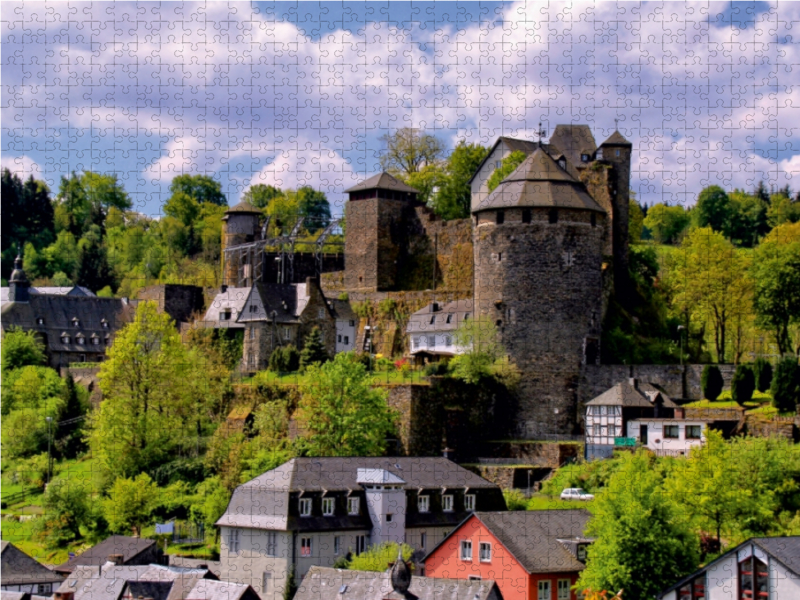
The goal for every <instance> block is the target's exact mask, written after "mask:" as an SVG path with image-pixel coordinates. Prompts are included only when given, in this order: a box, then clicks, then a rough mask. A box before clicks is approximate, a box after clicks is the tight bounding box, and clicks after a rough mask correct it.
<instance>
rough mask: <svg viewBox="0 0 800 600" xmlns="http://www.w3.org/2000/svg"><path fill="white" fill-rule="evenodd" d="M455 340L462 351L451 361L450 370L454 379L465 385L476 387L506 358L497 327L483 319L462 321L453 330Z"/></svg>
mask: <svg viewBox="0 0 800 600" xmlns="http://www.w3.org/2000/svg"><path fill="white" fill-rule="evenodd" d="M454 341H455V345H456V347H457V348H459V349H462V350H463V352H462V353H461V354H459V355H458V356H455V357H454V358H453V359H452V360H451V361H450V368H451V370H452V373H453V376H454V377H456V378H458V379H461V380H463V381H465V382H466V383H472V384H477V383H479V382H480V381H481V379H483V378H485V377H491V376H492V375H493V373H494V369H493V368H494V366H495V365H497V364H498V362H500V361H502V360H503V357H504V356H505V349H504V348H503V345H502V344H501V343H500V336H499V334H498V332H497V328H496V327H495V326H494V324H493V323H492V322H491V321H488V320H486V319H469V320H467V321H463V322H462V323H461V324H460V325H459V326H458V329H456V331H455V334H454Z"/></svg>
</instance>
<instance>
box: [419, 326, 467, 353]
mask: <svg viewBox="0 0 800 600" xmlns="http://www.w3.org/2000/svg"><path fill="white" fill-rule="evenodd" d="M430 338H433V342H434V343H433V345H431V344H430V341H431V340H430ZM447 338H450V345H449V346H448V345H447ZM415 342H416V345H415ZM466 350H467V349H466V348H463V347H461V346H457V345H456V341H455V332H453V331H448V332H447V333H434V332H432V331H431V332H429V333H412V334H411V354H416V353H417V352H423V351H424V352H432V353H449V354H464V353H465V352H466Z"/></svg>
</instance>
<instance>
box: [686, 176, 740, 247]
mask: <svg viewBox="0 0 800 600" xmlns="http://www.w3.org/2000/svg"><path fill="white" fill-rule="evenodd" d="M732 212H733V209H732V207H731V200H730V198H728V194H726V193H725V190H723V189H722V188H721V187H719V186H717V185H712V186H709V187H707V188H705V189H704V190H703V191H702V192H700V195H699V196H697V205H696V206H695V207H694V211H693V213H694V216H695V220H696V224H697V226H698V227H710V228H711V229H713V230H714V231H716V232H719V233H721V234H723V235H726V236H728V235H729V234H730V225H731V214H732Z"/></svg>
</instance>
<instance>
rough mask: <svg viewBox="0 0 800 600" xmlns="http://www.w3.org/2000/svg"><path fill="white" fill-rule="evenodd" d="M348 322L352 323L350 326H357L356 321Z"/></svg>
mask: <svg viewBox="0 0 800 600" xmlns="http://www.w3.org/2000/svg"><path fill="white" fill-rule="evenodd" d="M348 323H349V324H350V327H355V326H356V322H355V321H348Z"/></svg>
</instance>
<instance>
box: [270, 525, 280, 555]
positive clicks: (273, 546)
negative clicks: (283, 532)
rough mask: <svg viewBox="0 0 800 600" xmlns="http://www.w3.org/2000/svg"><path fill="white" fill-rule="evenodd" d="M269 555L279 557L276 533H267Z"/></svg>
mask: <svg viewBox="0 0 800 600" xmlns="http://www.w3.org/2000/svg"><path fill="white" fill-rule="evenodd" d="M267 555H268V556H277V555H278V534H277V533H275V532H274V531H268V532H267Z"/></svg>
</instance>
